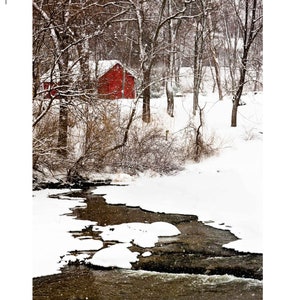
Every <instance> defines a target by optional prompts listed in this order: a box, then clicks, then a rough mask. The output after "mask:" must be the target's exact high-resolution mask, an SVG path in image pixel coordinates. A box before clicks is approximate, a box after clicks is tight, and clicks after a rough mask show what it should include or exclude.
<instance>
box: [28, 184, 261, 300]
mask: <svg viewBox="0 0 300 300" xmlns="http://www.w3.org/2000/svg"><path fill="white" fill-rule="evenodd" d="M116 188H117V187H116ZM69 196H76V197H85V198H86V204H87V206H86V207H85V208H82V207H81V208H74V210H73V213H72V215H73V216H74V215H75V216H76V217H77V218H78V219H83V220H91V221H96V222H97V223H98V225H101V226H104V225H115V224H121V223H126V222H147V223H152V222H157V221H164V222H169V223H171V224H174V225H175V226H176V227H177V228H178V229H179V230H180V232H181V234H180V235H179V236H177V237H175V238H174V237H171V238H170V237H168V238H160V240H159V242H158V243H157V244H156V245H155V247H152V248H149V249H147V248H139V247H137V246H133V247H131V248H130V250H132V251H139V252H144V251H147V250H149V251H151V252H152V255H151V256H149V257H139V261H138V262H137V263H135V264H133V267H132V270H118V269H110V270H108V269H103V268H98V269H95V268H92V266H85V265H73V266H66V267H65V268H64V269H63V270H62V273H61V274H56V275H51V276H43V277H38V278H34V279H33V299H41V300H42V299H78V300H79V299H95V300H96V299H207V300H210V299H243V300H247V299H262V281H261V280H262V255H259V254H251V253H240V252H237V251H234V250H231V249H225V248H223V247H222V245H223V244H225V243H228V242H231V241H234V240H236V239H237V238H236V237H235V236H234V235H232V234H231V233H230V232H229V231H224V230H219V229H215V228H212V227H209V226H207V225H205V224H203V223H202V222H198V220H197V217H196V216H193V215H179V214H164V213H153V212H150V211H146V210H142V209H140V208H139V207H127V206H125V205H108V204H107V203H106V202H105V199H104V198H103V197H101V196H98V195H92V194H91V193H89V192H87V191H86V192H82V191H80V192H76V193H73V194H69ZM72 234H73V235H74V236H80V235H85V236H86V235H91V236H94V237H95V238H99V237H98V236H97V237H96V236H95V232H93V231H92V227H87V228H84V229H83V230H82V231H81V232H72ZM110 244H111V242H110Z"/></svg>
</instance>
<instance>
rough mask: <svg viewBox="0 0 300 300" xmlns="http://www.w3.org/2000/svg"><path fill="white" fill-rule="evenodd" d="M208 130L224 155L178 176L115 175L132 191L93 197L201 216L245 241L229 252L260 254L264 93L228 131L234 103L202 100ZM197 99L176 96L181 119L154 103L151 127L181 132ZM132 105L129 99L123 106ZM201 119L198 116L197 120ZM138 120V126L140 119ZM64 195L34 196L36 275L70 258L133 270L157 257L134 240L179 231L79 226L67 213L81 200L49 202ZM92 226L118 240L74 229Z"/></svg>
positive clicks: (252, 98) (112, 189) (145, 242)
mask: <svg viewBox="0 0 300 300" xmlns="http://www.w3.org/2000/svg"><path fill="white" fill-rule="evenodd" d="M200 100H201V101H200V106H201V107H205V108H204V118H205V132H204V134H205V135H206V136H207V137H209V136H212V135H213V136H214V138H215V142H216V145H217V146H218V147H219V153H218V155H216V156H212V157H210V158H207V159H204V160H202V161H200V162H199V163H193V162H190V163H188V164H187V165H186V166H185V169H184V170H183V171H181V172H179V173H178V174H176V175H170V176H159V175H158V174H153V173H150V172H149V173H147V172H146V173H144V174H139V176H135V177H133V176H129V175H128V174H115V175H113V176H112V178H113V179H114V180H115V181H116V182H121V181H122V182H126V183H128V185H127V186H117V187H116V186H101V187H98V188H97V189H96V190H95V191H94V193H100V194H106V196H105V198H106V200H107V202H108V203H124V204H128V205H131V206H140V207H142V208H144V209H147V210H152V211H157V212H166V213H182V214H194V215H197V216H198V218H199V220H200V221H203V222H205V223H207V224H208V225H210V226H214V227H217V228H221V229H227V230H230V231H231V232H232V233H234V234H235V235H236V236H237V237H238V238H239V240H237V241H235V242H231V243H229V244H226V245H224V247H228V248H233V249H237V250H239V251H249V252H254V253H262V132H263V130H262V94H261V93H258V94H252V93H250V94H247V95H245V96H244V97H243V101H245V102H246V105H244V106H241V107H240V108H239V115H238V127H237V128H231V127H230V116H231V107H232V102H231V99H230V98H225V99H224V100H222V101H218V99H217V96H216V95H215V94H208V95H205V96H204V95H202V96H201V97H200ZM191 105H192V95H191V94H187V95H185V96H183V97H178V98H176V99H175V114H174V115H175V117H174V118H170V117H169V116H168V115H167V114H166V113H165V108H166V100H165V99H164V98H160V99H153V100H152V103H151V108H152V116H153V123H157V124H159V125H160V126H162V127H164V128H165V129H166V130H169V132H170V134H181V133H182V132H183V131H182V129H183V128H184V127H186V126H187V124H188V123H189V122H191V120H192V121H193V118H194V117H193V116H192V115H191ZM121 106H123V107H127V108H128V107H129V106H130V105H129V103H128V100H124V101H123V102H122V103H121ZM196 120H197V116H196V117H195V118H194V121H195V122H196ZM137 122H139V121H137ZM57 192H58V191H53V190H52V191H49V190H44V191H37V192H34V193H33V194H34V197H33V218H34V223H33V242H34V243H33V251H34V253H33V257H34V268H33V276H41V275H46V274H53V273H57V272H59V268H60V267H61V266H63V265H64V264H66V263H67V262H68V261H69V260H74V259H79V260H86V261H88V262H90V263H92V264H96V265H101V266H117V267H120V268H130V267H131V263H132V262H135V261H136V260H137V259H138V257H139V255H143V256H146V255H151V251H150V252H149V251H145V252H142V253H137V252H131V251H130V249H128V248H129V247H130V246H131V245H132V243H134V244H137V245H139V246H141V247H151V246H153V245H154V243H155V242H156V241H157V240H158V237H159V236H172V235H177V234H179V233H180V232H179V231H178V229H177V228H176V227H175V226H173V225H171V224H168V223H162V222H161V224H156V223H153V224H142V223H128V224H121V225H117V226H113V228H112V226H106V227H99V226H96V224H95V223H94V222H91V221H80V220H76V219H74V218H72V217H70V216H66V215H64V214H66V213H68V212H70V210H69V208H71V207H74V206H77V205H79V206H82V205H84V204H83V203H82V199H67V198H66V199H60V200H58V199H55V198H51V199H50V198H48V194H50V193H51V194H53V193H57ZM60 192H61V191H60ZM87 225H94V226H93V230H94V231H98V232H99V236H100V237H101V239H102V240H103V241H107V240H113V241H118V243H117V244H115V245H112V246H110V247H108V248H102V246H103V243H102V242H101V241H99V240H92V239H78V238H74V237H72V235H71V234H70V233H69V231H70V230H80V229H82V228H84V226H87ZM76 249H77V250H98V251H97V252H96V254H95V255H94V256H93V257H88V255H84V254H83V255H82V256H80V257H78V256H77V257H74V256H72V255H70V253H69V251H71V250H76Z"/></svg>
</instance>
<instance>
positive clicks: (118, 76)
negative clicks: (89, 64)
mask: <svg viewBox="0 0 300 300" xmlns="http://www.w3.org/2000/svg"><path fill="white" fill-rule="evenodd" d="M97 69H98V72H97V73H98V74H97V75H98V93H99V95H100V97H101V98H104V99H111V100H114V99H121V98H125V99H134V98H135V77H134V75H133V74H132V73H131V72H129V71H128V69H125V68H124V67H123V66H122V64H121V63H120V62H119V61H117V60H100V61H99V62H98V66H97Z"/></svg>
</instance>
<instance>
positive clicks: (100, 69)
mask: <svg viewBox="0 0 300 300" xmlns="http://www.w3.org/2000/svg"><path fill="white" fill-rule="evenodd" d="M89 64H90V71H91V77H92V78H91V79H93V78H95V77H96V78H99V77H101V76H103V75H104V74H105V73H107V72H108V71H109V70H110V69H112V68H113V67H114V66H115V65H116V64H119V65H120V66H122V68H124V69H125V70H126V71H127V72H129V73H130V74H131V75H132V76H134V77H136V76H135V74H134V72H133V71H132V70H130V69H129V68H127V67H124V65H123V64H122V63H121V62H120V61H118V60H116V59H111V60H99V61H98V62H97V67H96V63H95V62H94V61H90V63H89ZM69 68H70V73H71V74H72V76H74V77H75V78H76V77H78V75H79V74H80V64H79V61H77V62H75V63H74V62H73V61H69ZM96 72H97V73H96ZM94 76H95V77H94ZM58 80H59V70H58V66H57V65H55V68H54V69H53V70H52V72H51V70H48V71H47V72H46V73H44V74H43V75H42V76H41V81H42V82H48V81H54V82H55V81H58Z"/></svg>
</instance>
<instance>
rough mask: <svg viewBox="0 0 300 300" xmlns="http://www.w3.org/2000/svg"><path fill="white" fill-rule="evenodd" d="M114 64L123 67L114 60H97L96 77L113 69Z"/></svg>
mask: <svg viewBox="0 0 300 300" xmlns="http://www.w3.org/2000/svg"><path fill="white" fill-rule="evenodd" d="M116 64H119V65H121V66H122V67H123V65H122V64H121V63H120V62H119V61H118V60H116V59H111V60H99V61H98V66H97V76H99V77H101V76H102V75H104V74H105V73H107V72H108V71H109V70H110V69H111V68H113V67H114V66H115V65H116Z"/></svg>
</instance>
